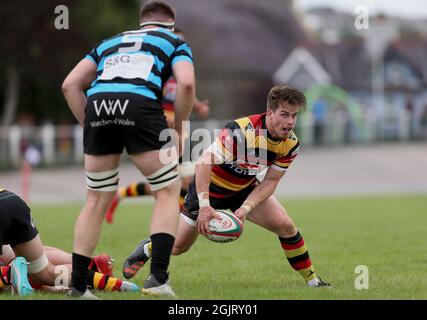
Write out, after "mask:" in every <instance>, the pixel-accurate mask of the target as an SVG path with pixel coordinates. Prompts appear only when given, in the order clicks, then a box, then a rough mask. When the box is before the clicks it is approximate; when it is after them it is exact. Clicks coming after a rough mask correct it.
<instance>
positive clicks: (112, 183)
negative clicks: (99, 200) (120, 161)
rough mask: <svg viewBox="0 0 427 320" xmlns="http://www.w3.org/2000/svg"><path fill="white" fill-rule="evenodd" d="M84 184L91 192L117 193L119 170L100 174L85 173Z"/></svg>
mask: <svg viewBox="0 0 427 320" xmlns="http://www.w3.org/2000/svg"><path fill="white" fill-rule="evenodd" d="M86 183H87V187H88V189H90V190H93V191H101V192H111V191H117V189H118V186H119V168H116V169H113V170H108V171H102V172H89V171H86Z"/></svg>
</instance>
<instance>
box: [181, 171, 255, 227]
mask: <svg viewBox="0 0 427 320" xmlns="http://www.w3.org/2000/svg"><path fill="white" fill-rule="evenodd" d="M257 185H258V181H255V182H254V183H252V184H251V185H249V186H248V187H246V188H244V189H242V190H240V191H238V192H236V193H234V194H233V195H231V196H229V197H225V198H214V197H212V196H210V197H209V202H210V205H211V207H212V208H214V209H225V210H227V209H229V210H231V211H233V212H234V211H236V210H237V209H239V208H240V207H241V206H242V204H243V202H245V200H246V198H247V197H248V196H249V194H250V193H251V192H252V190H254V189H255V187H256V186H257ZM181 213H182V214H183V215H185V216H187V217H188V218H190V219H191V220H194V221H196V220H197V216H198V214H199V198H198V197H197V190H196V184H195V181H194V179H193V181H192V182H191V184H190V186H189V187H188V193H187V196H186V197H185V202H184V209H183V210H182V212H181Z"/></svg>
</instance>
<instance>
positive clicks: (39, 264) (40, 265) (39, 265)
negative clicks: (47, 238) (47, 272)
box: [28, 252, 49, 274]
mask: <svg viewBox="0 0 427 320" xmlns="http://www.w3.org/2000/svg"><path fill="white" fill-rule="evenodd" d="M48 264H49V260H48V258H47V256H46V253H45V252H43V254H42V255H41V256H40V257H38V258H37V259H36V260H33V261H30V262H29V264H28V273H30V274H31V273H39V272H41V271H42V270H43V269H45V268H46V267H47V266H48Z"/></svg>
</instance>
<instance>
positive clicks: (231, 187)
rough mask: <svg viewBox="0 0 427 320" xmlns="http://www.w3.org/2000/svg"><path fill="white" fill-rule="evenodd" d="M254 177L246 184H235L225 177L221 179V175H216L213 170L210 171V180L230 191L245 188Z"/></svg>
mask: <svg viewBox="0 0 427 320" xmlns="http://www.w3.org/2000/svg"><path fill="white" fill-rule="evenodd" d="M254 179H255V177H254ZM254 179H251V180H249V181H248V183H246V184H236V183H232V182H230V181H227V180H225V179H222V178H221V177H219V176H217V175H216V174H215V173H214V172H211V182H213V183H214V184H216V185H217V186H218V187H221V188H225V189H228V190H231V191H239V190H242V189H244V188H246V187H247V186H249V185H250V184H251V183H252V182H253V181H254Z"/></svg>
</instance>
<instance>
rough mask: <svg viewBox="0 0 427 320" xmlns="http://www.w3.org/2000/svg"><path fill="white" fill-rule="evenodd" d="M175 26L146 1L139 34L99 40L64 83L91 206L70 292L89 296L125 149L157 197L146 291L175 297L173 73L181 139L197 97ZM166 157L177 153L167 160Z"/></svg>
mask: <svg viewBox="0 0 427 320" xmlns="http://www.w3.org/2000/svg"><path fill="white" fill-rule="evenodd" d="M174 25H175V11H174V10H173V8H172V7H170V6H169V5H168V4H166V3H164V2H162V1H150V2H147V3H145V4H144V5H143V6H142V8H141V12H140V29H137V30H131V31H126V32H123V33H121V34H119V35H117V36H114V37H112V38H109V39H106V40H104V41H103V42H101V43H100V44H99V45H98V46H96V47H95V48H94V49H93V50H92V51H91V52H90V53H89V54H88V55H87V56H86V58H84V59H83V60H82V61H80V62H79V63H78V64H77V65H76V66H75V68H74V69H73V70H72V71H71V72H70V74H69V75H68V76H67V78H66V79H65V81H64V83H63V86H62V89H63V93H64V96H65V99H66V100H67V103H68V106H69V107H70V109H71V111H72V112H73V114H74V116H75V117H76V119H77V120H78V122H79V123H80V124H81V125H82V126H83V127H84V135H83V144H84V153H85V170H86V183H87V199H86V204H85V206H84V207H83V209H82V210H81V212H80V215H79V217H78V219H77V222H76V225H75V232H74V246H73V274H72V290H71V294H72V295H75V296H82V295H83V294H84V293H85V291H86V285H87V283H86V282H87V275H88V272H87V270H88V266H89V264H90V261H91V256H92V254H93V252H94V250H95V248H96V245H97V242H98V239H99V236H100V233H101V226H102V222H103V219H104V215H105V212H106V211H107V209H108V206H109V204H110V203H111V200H112V199H113V197H114V195H115V194H116V192H117V189H118V184H119V163H120V158H121V155H122V153H123V151H124V149H126V151H127V154H128V155H129V157H130V159H131V160H132V162H133V163H134V164H135V166H136V167H137V168H138V169H139V171H140V172H141V173H142V174H143V175H144V176H145V177H147V180H148V181H149V183H150V187H151V190H152V192H153V194H154V197H155V200H156V202H155V205H154V208H153V214H152V218H151V228H150V234H151V240H152V243H153V253H152V262H153V263H152V264H151V272H150V275H149V277H148V278H147V279H146V281H145V282H144V288H143V289H142V291H143V292H144V293H146V294H151V295H168V296H171V295H172V296H173V295H174V292H173V291H172V288H171V287H170V285H169V281H168V280H169V274H168V267H169V261H170V255H171V251H172V247H173V243H174V241H175V236H176V232H177V228H178V222H179V190H180V183H179V179H178V172H177V167H178V157H179V156H178V154H180V153H181V148H182V146H181V145H179V146H178V149H179V151H178V152H177V150H176V148H175V146H169V143H168V141H167V139H161V137H162V135H163V134H165V132H168V131H169V128H168V126H167V123H166V119H165V117H164V115H163V110H162V107H161V99H162V89H163V86H164V83H165V82H166V81H167V80H168V79H169V78H170V77H171V76H173V77H174V78H175V80H176V82H177V91H176V99H175V122H174V129H175V131H176V133H177V138H178V139H177V140H176V141H178V142H179V141H180V140H181V136H182V123H183V121H184V120H187V118H188V116H189V114H190V112H191V108H192V105H193V100H194V95H195V74H194V66H193V59H192V52H191V49H190V47H189V46H188V44H187V43H186V42H185V41H182V40H181V39H180V38H179V37H178V36H177V35H175V34H174V33H173V30H174ZM86 90H87V91H86ZM178 144H179V143H178ZM168 152H169V153H168ZM165 153H168V154H170V155H171V156H170V157H162V154H165Z"/></svg>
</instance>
